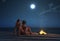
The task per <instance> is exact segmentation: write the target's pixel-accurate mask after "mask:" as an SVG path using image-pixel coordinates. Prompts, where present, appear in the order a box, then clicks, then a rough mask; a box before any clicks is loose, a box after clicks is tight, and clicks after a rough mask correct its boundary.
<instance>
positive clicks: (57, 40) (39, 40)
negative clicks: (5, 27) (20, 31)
mask: <svg viewBox="0 0 60 41" xmlns="http://www.w3.org/2000/svg"><path fill="white" fill-rule="evenodd" d="M0 41H60V34H47V35H30V36H26V35H21V36H17V35H13V33H12V32H4V31H3V32H2V31H0Z"/></svg>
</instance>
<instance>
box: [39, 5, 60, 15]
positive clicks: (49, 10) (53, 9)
mask: <svg viewBox="0 0 60 41" xmlns="http://www.w3.org/2000/svg"><path fill="white" fill-rule="evenodd" d="M57 8H60V5H59V6H55V7H53V8H51V9H48V10H45V11H43V12H41V13H40V15H43V14H46V13H47V12H51V11H54V12H60V11H58V10H56V9H57Z"/></svg>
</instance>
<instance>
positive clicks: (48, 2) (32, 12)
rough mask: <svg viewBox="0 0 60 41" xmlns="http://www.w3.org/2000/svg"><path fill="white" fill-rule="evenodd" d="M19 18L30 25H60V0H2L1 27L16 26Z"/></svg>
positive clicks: (0, 2)
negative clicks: (33, 5) (33, 6)
mask: <svg viewBox="0 0 60 41" xmlns="http://www.w3.org/2000/svg"><path fill="white" fill-rule="evenodd" d="M31 4H35V5H36V8H35V9H31V8H30V5H31ZM18 18H19V19H21V21H22V20H26V22H27V25H28V26H30V27H60V0H0V27H14V26H15V23H16V20H17V19H18Z"/></svg>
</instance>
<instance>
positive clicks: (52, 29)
mask: <svg viewBox="0 0 60 41" xmlns="http://www.w3.org/2000/svg"><path fill="white" fill-rule="evenodd" d="M41 29H43V30H44V31H45V32H47V33H52V34H60V27H45V28H39V27H31V31H32V32H37V33H39V32H40V30H41ZM0 31H8V32H13V31H14V27H0Z"/></svg>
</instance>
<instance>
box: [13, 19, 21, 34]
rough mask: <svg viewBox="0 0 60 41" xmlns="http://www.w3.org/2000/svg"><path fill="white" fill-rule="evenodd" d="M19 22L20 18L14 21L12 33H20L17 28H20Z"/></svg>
mask: <svg viewBox="0 0 60 41" xmlns="http://www.w3.org/2000/svg"><path fill="white" fill-rule="evenodd" d="M20 23H21V22H20V19H18V20H17V21H16V25H15V28H14V33H15V35H16V34H17V35H20V32H19V31H20V30H19V28H20V26H21V24H20Z"/></svg>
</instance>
